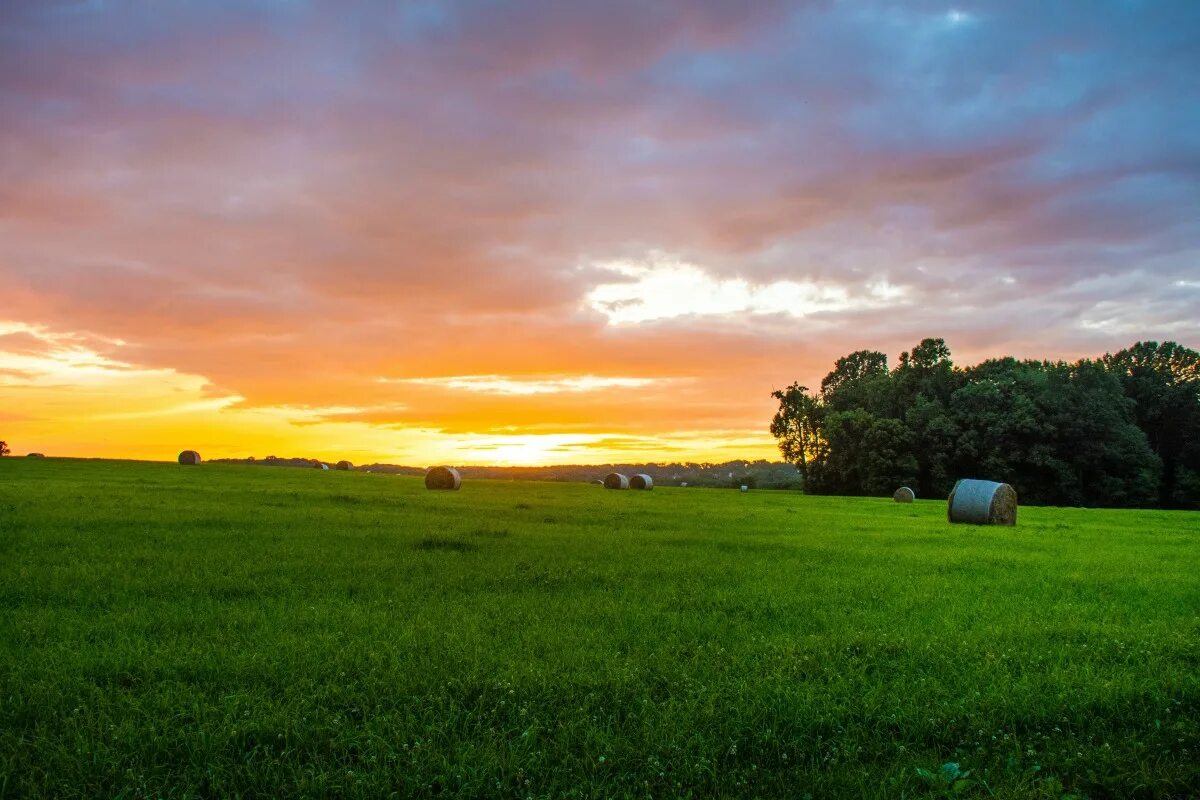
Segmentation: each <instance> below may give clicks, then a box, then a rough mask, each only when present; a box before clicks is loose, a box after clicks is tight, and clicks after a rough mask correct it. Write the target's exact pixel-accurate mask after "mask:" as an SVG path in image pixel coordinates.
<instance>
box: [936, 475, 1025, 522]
mask: <svg viewBox="0 0 1200 800" xmlns="http://www.w3.org/2000/svg"><path fill="white" fill-rule="evenodd" d="M946 518H947V519H948V520H950V521H951V522H961V523H967V524H970V525H1016V524H1017V490H1016V489H1014V488H1013V487H1011V486H1009V485H1008V484H1007V483H996V482H995V481H979V480H974V479H972V478H963V479H962V480H960V481H958V483H956V484H954V488H953V489H952V490H951V491H950V497H948V498H947V499H946Z"/></svg>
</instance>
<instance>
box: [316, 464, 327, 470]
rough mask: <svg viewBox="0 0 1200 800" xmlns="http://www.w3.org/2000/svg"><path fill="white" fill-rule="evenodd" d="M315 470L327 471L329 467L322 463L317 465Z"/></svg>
mask: <svg viewBox="0 0 1200 800" xmlns="http://www.w3.org/2000/svg"><path fill="white" fill-rule="evenodd" d="M317 469H325V470H327V469H329V465H328V464H323V463H322V464H317Z"/></svg>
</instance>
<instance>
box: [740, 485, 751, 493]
mask: <svg viewBox="0 0 1200 800" xmlns="http://www.w3.org/2000/svg"><path fill="white" fill-rule="evenodd" d="M741 489H742V491H743V492H748V491H750V487H749V486H747V485H746V484H744V483H743V484H742V486H741Z"/></svg>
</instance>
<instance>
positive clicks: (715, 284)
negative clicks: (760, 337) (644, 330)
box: [584, 257, 905, 325]
mask: <svg viewBox="0 0 1200 800" xmlns="http://www.w3.org/2000/svg"><path fill="white" fill-rule="evenodd" d="M597 266H600V267H602V268H605V269H609V270H612V271H615V272H618V273H620V274H621V275H625V276H627V277H629V278H631V279H632V280H629V281H621V282H615V283H603V284H600V285H599V286H596V287H595V288H594V289H592V290H591V291H590V292H588V294H587V296H586V297H585V299H584V302H585V305H586V306H587V307H589V308H591V309H593V310H596V311H599V312H600V313H602V314H604V315H605V316H606V317H608V322H609V324H611V325H621V324H633V323H639V322H649V321H652V320H660V319H672V318H675V317H682V316H729V315H746V314H751V315H754V314H788V315H791V316H793V317H804V316H807V315H809V314H813V313H817V312H822V311H846V310H861V309H865V308H876V307H879V306H881V305H888V304H890V303H892V302H895V301H898V300H901V299H902V298H903V297H904V295H905V290H904V289H903V288H902V287H898V286H893V285H892V284H890V283H888V282H887V280H886V279H876V280H873V281H871V282H870V283H868V284H866V285H865V286H863V287H862V288H861V290H860V291H858V292H854V291H851V287H847V286H843V285H838V284H821V283H817V282H815V281H793V280H782V281H773V282H771V283H751V282H750V281H747V280H745V279H744V278H715V277H713V276H712V275H710V274H708V273H707V272H705V271H704V270H703V269H701V268H700V267H697V266H695V265H694V264H687V263H684V262H682V261H677V260H671V259H667V258H663V257H651V258H650V259H647V260H646V261H643V262H637V261H614V262H607V263H602V264H598V265H597Z"/></svg>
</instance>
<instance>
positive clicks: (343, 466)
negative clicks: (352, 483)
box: [336, 461, 354, 470]
mask: <svg viewBox="0 0 1200 800" xmlns="http://www.w3.org/2000/svg"><path fill="white" fill-rule="evenodd" d="M336 469H340V470H348V469H354V465H353V464H351V463H350V462H349V461H339V462H338V463H337V466H336Z"/></svg>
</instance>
